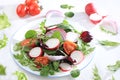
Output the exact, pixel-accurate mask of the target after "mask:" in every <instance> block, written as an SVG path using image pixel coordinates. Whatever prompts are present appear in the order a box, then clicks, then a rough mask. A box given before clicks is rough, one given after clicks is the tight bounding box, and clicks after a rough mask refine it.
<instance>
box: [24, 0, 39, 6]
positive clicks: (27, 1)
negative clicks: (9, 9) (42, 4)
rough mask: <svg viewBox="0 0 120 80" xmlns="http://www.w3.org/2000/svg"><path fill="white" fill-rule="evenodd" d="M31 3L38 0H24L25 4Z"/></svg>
mask: <svg viewBox="0 0 120 80" xmlns="http://www.w3.org/2000/svg"><path fill="white" fill-rule="evenodd" d="M32 3H38V0H25V4H26V5H27V6H29V5H31V4H32Z"/></svg>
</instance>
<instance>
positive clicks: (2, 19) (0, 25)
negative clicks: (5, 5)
mask: <svg viewBox="0 0 120 80" xmlns="http://www.w3.org/2000/svg"><path fill="white" fill-rule="evenodd" d="M10 25H11V24H10V22H9V20H8V17H7V15H6V14H5V13H2V14H0V30H2V29H5V28H7V27H10Z"/></svg>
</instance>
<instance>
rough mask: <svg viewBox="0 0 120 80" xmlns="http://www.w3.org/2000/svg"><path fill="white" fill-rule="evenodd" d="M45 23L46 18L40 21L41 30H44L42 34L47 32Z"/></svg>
mask: <svg viewBox="0 0 120 80" xmlns="http://www.w3.org/2000/svg"><path fill="white" fill-rule="evenodd" d="M45 23H46V19H45V20H44V21H42V22H41V23H40V30H42V34H45V33H46V28H45Z"/></svg>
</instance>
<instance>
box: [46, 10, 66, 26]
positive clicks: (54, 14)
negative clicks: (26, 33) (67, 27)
mask: <svg viewBox="0 0 120 80" xmlns="http://www.w3.org/2000/svg"><path fill="white" fill-rule="evenodd" d="M45 17H46V23H45V25H46V26H49V25H54V24H59V23H61V22H62V21H63V20H64V14H63V13H62V12H60V11H58V10H50V11H48V12H47V13H46V15H45ZM51 22H52V23H51Z"/></svg>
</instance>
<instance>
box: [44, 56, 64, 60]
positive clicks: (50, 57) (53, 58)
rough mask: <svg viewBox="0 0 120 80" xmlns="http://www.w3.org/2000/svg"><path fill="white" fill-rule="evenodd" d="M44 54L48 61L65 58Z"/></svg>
mask: <svg viewBox="0 0 120 80" xmlns="http://www.w3.org/2000/svg"><path fill="white" fill-rule="evenodd" d="M44 56H47V57H48V59H49V60H50V61H57V60H62V59H65V58H66V56H51V55H47V54H45V55H44Z"/></svg>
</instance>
